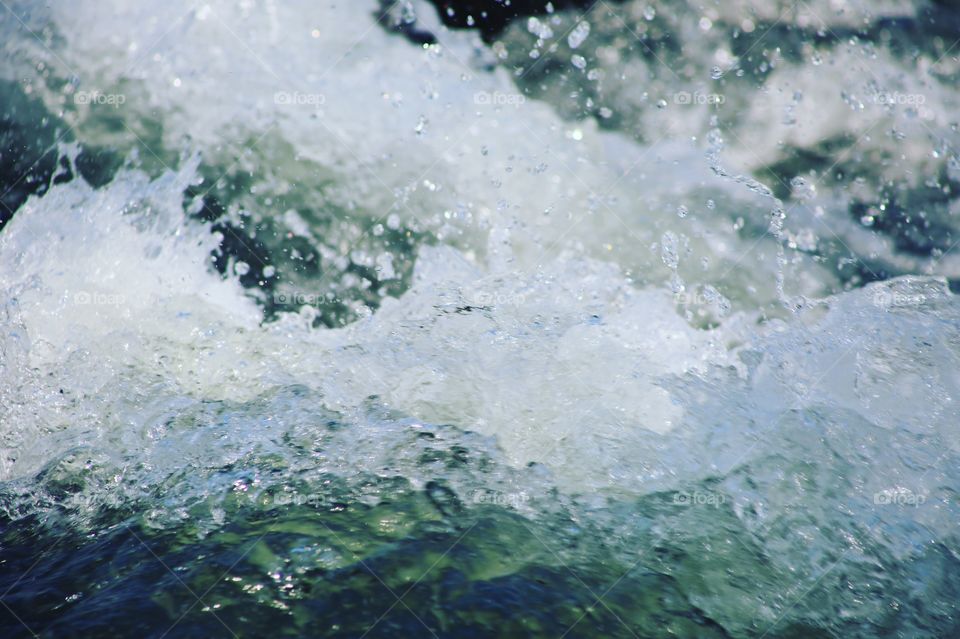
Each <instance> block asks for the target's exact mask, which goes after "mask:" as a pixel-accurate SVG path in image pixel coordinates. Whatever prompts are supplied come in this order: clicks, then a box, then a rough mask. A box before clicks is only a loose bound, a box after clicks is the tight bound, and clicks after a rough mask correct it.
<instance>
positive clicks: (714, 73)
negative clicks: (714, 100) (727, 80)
mask: <svg viewBox="0 0 960 639" xmlns="http://www.w3.org/2000/svg"><path fill="white" fill-rule="evenodd" d="M710 77H711V78H713V79H714V80H719V79H720V78H722V77H723V69H721V68H720V67H713V68H712V69H710Z"/></svg>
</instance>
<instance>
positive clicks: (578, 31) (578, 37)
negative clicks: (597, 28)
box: [567, 20, 590, 49]
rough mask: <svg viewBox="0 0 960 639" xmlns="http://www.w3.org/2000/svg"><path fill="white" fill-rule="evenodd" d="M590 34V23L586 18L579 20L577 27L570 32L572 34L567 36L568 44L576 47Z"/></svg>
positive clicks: (572, 47)
mask: <svg viewBox="0 0 960 639" xmlns="http://www.w3.org/2000/svg"><path fill="white" fill-rule="evenodd" d="M589 35H590V23H589V22H587V21H586V20H584V21H582V22H579V23H578V24H577V26H576V27H574V28H573V31H571V32H570V35H568V36H567V44H568V45H570V48H571V49H576V48H577V47H579V46H580V45H581V44H583V41H584V40H586V39H587V36H589Z"/></svg>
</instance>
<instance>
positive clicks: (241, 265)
mask: <svg viewBox="0 0 960 639" xmlns="http://www.w3.org/2000/svg"><path fill="white" fill-rule="evenodd" d="M233 272H234V273H236V274H237V275H240V276H244V275H246V274H247V273H249V272H250V265H249V264H247V263H246V262H237V263H236V264H234V265H233Z"/></svg>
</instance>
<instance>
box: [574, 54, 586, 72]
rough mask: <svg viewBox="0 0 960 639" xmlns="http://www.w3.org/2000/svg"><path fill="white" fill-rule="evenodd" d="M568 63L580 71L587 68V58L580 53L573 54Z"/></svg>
mask: <svg viewBox="0 0 960 639" xmlns="http://www.w3.org/2000/svg"><path fill="white" fill-rule="evenodd" d="M570 63H571V64H573V66H575V67H577V68H578V69H580V70H581V71H582V70H583V69H586V68H587V60H586V58H584V57H583V56H582V55H576V54H574V55H573V56H571V57H570Z"/></svg>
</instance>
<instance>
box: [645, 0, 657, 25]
mask: <svg viewBox="0 0 960 639" xmlns="http://www.w3.org/2000/svg"><path fill="white" fill-rule="evenodd" d="M656 17H657V10H656V9H654V8H653V7H651V6H650V5H649V4H648V5H647V6H645V7H644V8H643V18H644V19H645V20H647V21H650V20H653V19H654V18H656Z"/></svg>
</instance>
